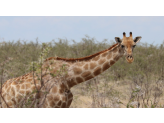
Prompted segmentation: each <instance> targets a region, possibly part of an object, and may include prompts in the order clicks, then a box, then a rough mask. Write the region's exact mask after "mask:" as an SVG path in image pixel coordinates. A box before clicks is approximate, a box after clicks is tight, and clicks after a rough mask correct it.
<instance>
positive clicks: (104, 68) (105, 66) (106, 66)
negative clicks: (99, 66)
mask: <svg viewBox="0 0 164 123" xmlns="http://www.w3.org/2000/svg"><path fill="white" fill-rule="evenodd" d="M109 67H110V64H109V62H106V63H104V65H103V71H105V70H106V69H108V68H109Z"/></svg>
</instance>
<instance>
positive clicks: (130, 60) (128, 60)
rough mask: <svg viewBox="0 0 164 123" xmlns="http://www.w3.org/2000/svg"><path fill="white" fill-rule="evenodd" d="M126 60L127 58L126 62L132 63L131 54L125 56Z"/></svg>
mask: <svg viewBox="0 0 164 123" xmlns="http://www.w3.org/2000/svg"><path fill="white" fill-rule="evenodd" d="M126 60H127V62H128V63H132V62H133V61H134V58H133V56H132V55H128V56H127V57H126Z"/></svg>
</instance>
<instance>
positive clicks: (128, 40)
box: [1, 32, 141, 108]
mask: <svg viewBox="0 0 164 123" xmlns="http://www.w3.org/2000/svg"><path fill="white" fill-rule="evenodd" d="M140 39H141V37H140V36H138V37H136V38H134V39H133V37H132V32H130V36H129V37H126V33H125V32H123V38H122V39H120V38H119V37H115V41H116V44H114V45H112V46H111V47H110V48H108V49H106V50H103V51H100V52H98V53H95V54H93V55H90V56H86V57H82V58H75V59H74V58H70V59H69V58H61V57H50V58H47V59H46V60H45V61H44V63H43V65H42V71H43V74H42V76H41V77H42V80H41V81H40V80H38V79H37V76H36V74H34V72H30V73H28V74H25V75H23V76H20V77H17V78H13V79H9V80H7V81H6V82H5V83H4V84H3V86H2V90H1V97H2V98H1V102H2V104H1V105H2V107H17V106H18V104H20V102H21V101H22V97H27V98H28V99H30V96H31V95H32V93H33V92H34V90H39V89H40V90H42V91H39V92H38V93H37V94H36V95H35V98H34V94H33V96H32V97H31V100H38V102H37V104H38V105H39V106H41V107H43V108H68V107H70V105H71V102H72V100H73V94H72V93H71V88H72V87H73V86H75V85H77V84H79V83H82V82H85V81H87V80H90V79H92V78H94V77H96V76H97V75H99V74H101V73H102V72H104V71H105V70H107V69H108V68H110V67H111V66H112V65H113V64H114V63H115V62H116V61H118V60H119V59H120V58H121V57H122V56H125V59H126V61H127V62H128V63H132V62H133V61H134V58H133V54H132V53H133V49H134V48H135V46H136V44H137V43H138V42H139V41H140ZM63 66H64V67H63ZM46 68H49V69H46ZM61 68H65V74H64V75H62V76H61V78H62V80H61V79H60V77H58V76H55V75H56V73H59V74H60V72H59V70H61ZM62 70H63V69H62ZM53 74H54V75H53ZM41 85H44V86H42V89H41ZM45 90H48V91H45ZM45 92H47V94H46V96H44V95H45V94H44V93H45ZM30 94H31V95H30ZM28 95H30V96H28ZM43 97H46V98H43ZM27 98H26V99H27ZM41 102H42V103H41ZM41 104H42V105H41ZM31 105H32V104H31ZM18 107H19V106H18Z"/></svg>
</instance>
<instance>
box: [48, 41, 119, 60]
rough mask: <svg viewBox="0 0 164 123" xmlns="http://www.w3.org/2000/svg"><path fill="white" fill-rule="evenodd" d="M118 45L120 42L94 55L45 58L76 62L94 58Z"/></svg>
mask: <svg viewBox="0 0 164 123" xmlns="http://www.w3.org/2000/svg"><path fill="white" fill-rule="evenodd" d="M117 45H118V43H116V44H114V45H112V46H111V47H109V48H108V49H105V50H103V51H100V52H98V53H95V54H93V55H90V56H86V57H81V58H61V57H50V58H47V59H46V60H45V62H46V61H49V60H52V59H55V60H62V61H66V62H76V61H87V60H90V59H92V58H93V57H95V56H98V55H99V54H102V53H104V52H106V51H110V50H113V49H114V48H115V47H116V46H117Z"/></svg>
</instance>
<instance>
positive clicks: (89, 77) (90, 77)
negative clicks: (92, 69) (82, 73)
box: [85, 75, 93, 81]
mask: <svg viewBox="0 0 164 123" xmlns="http://www.w3.org/2000/svg"><path fill="white" fill-rule="evenodd" d="M92 78H93V76H92V75H90V76H87V77H86V78H85V81H87V80H89V79H92Z"/></svg>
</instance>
